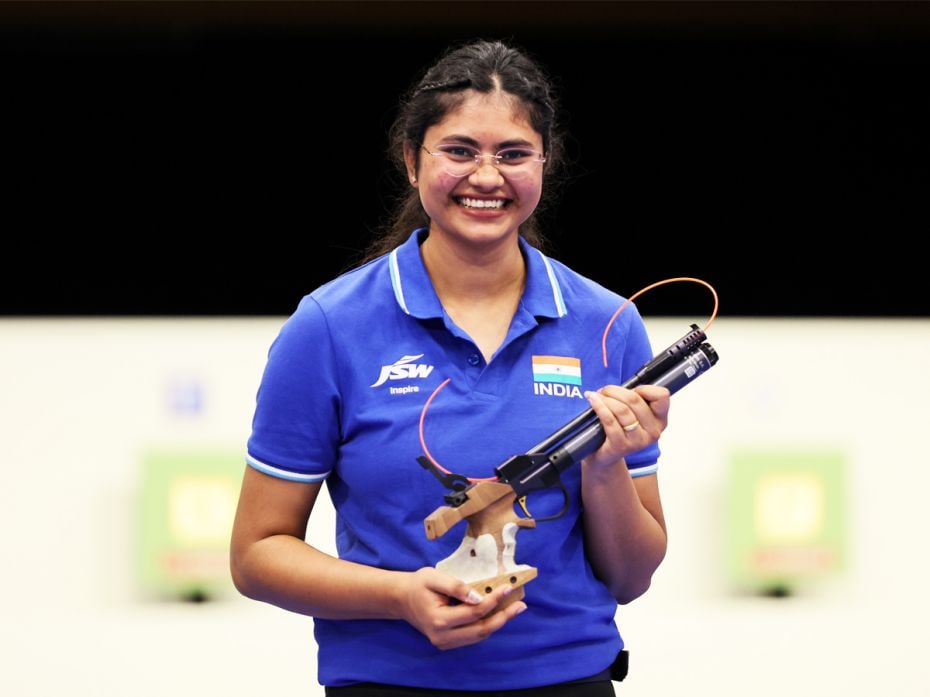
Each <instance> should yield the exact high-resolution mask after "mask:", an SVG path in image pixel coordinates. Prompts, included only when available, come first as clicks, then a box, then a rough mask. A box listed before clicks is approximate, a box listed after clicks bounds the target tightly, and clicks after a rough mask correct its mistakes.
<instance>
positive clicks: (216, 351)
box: [0, 318, 930, 697]
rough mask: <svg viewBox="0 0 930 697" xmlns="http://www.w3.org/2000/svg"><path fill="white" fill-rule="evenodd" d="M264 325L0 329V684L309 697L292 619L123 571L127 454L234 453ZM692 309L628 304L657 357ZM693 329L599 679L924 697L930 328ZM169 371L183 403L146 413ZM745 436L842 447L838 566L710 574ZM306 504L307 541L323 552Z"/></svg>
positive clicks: (817, 324) (303, 622) (721, 691)
mask: <svg viewBox="0 0 930 697" xmlns="http://www.w3.org/2000/svg"><path fill="white" fill-rule="evenodd" d="M281 321H283V318H281V319H278V318H271V319H81V320H72V319H48V320H45V319H43V320H39V319H22V320H20V319H6V320H2V321H0V435H2V444H3V450H4V458H3V464H2V465H0V467H2V471H3V472H4V473H5V475H6V476H5V477H4V478H3V485H2V487H0V529H2V530H3V540H4V544H3V556H2V557H0V602H2V603H3V606H4V608H3V613H2V623H0V656H3V659H2V668H0V694H3V695H11V696H15V697H28V696H32V695H37V696H38V695H41V696H43V697H45V696H46V695H53V694H67V695H69V696H71V697H83V696H88V697H89V696H94V697H97V696H110V695H114V696H115V695H125V694H132V695H133V696H134V697H148V696H150V695H151V696H152V697H155V696H158V697H163V695H165V694H171V695H173V696H174V697H185V696H187V695H191V696H195V695H196V696H198V697H199V696H200V695H204V694H222V695H224V697H236V696H238V695H241V696H243V697H246V696H248V697H252V696H253V695H254V694H256V693H260V694H275V693H279V694H290V695H297V694H299V695H322V694H323V691H322V688H320V687H319V686H318V685H317V683H316V679H315V676H316V664H315V658H314V651H315V649H314V645H313V638H312V633H311V630H312V621H311V620H310V619H308V618H304V617H300V616H297V615H292V614H289V613H287V612H285V611H283V610H279V609H277V608H274V607H270V606H266V605H262V604H260V603H255V602H253V601H248V600H245V599H243V598H239V597H238V596H235V595H230V596H229V597H228V598H227V599H223V600H219V601H216V602H208V603H203V604H196V605H193V604H183V603H168V602H153V601H150V600H145V599H143V598H142V597H140V595H139V593H138V589H137V585H136V579H135V576H134V559H133V554H134V547H133V537H134V534H135V528H134V525H135V508H134V507H135V502H136V499H137V496H138V478H139V474H140V462H139V460H140V456H141V453H142V452H143V451H144V450H145V448H147V447H149V446H151V445H153V444H161V445H164V444H176V445H178V446H184V447H187V446H194V447H196V446H205V447H220V448H227V449H228V448H232V449H233V450H235V449H238V448H244V443H245V440H246V438H247V436H248V432H249V424H250V419H251V410H252V405H253V401H254V394H255V389H256V387H257V385H258V380H259V377H260V374H261V370H262V367H263V365H264V360H265V353H266V351H267V348H268V345H269V344H270V342H271V340H272V339H273V337H274V335H275V334H276V332H277V329H278V327H279V326H280V324H281ZM692 322H696V323H698V324H700V323H701V319H700V318H682V319H666V318H662V319H653V320H650V319H648V318H647V326H648V328H649V331H650V334H651V336H652V338H653V343H654V346H655V347H656V349H660V348H664V347H665V346H666V345H667V344H669V343H670V342H671V341H673V340H674V339H677V338H678V337H679V336H681V335H682V334H683V333H684V332H685V331H686V330H687V328H688V325H690V324H691V323H692ZM708 337H709V340H710V343H711V344H712V345H713V346H714V347H715V348H716V349H717V351H718V353H719V354H720V362H719V364H718V365H717V366H716V367H714V369H713V370H711V371H710V372H709V373H708V374H707V375H705V376H702V377H701V378H700V380H699V381H698V382H696V383H695V384H694V385H691V386H689V387H688V388H687V389H685V390H683V391H682V392H680V393H678V394H677V395H676V396H675V397H674V398H673V407H672V414H671V423H670V427H669V430H668V431H667V432H666V434H665V435H664V436H663V450H664V458H663V462H662V465H661V473H660V481H661V486H662V491H663V499H664V503H665V508H666V515H667V518H668V524H669V530H670V549H669V554H668V557H667V558H666V561H665V563H664V564H663V566H662V568H661V569H660V570H659V572H658V574H657V576H656V578H655V582H654V584H653V587H652V588H651V589H650V591H649V592H648V593H647V594H646V595H645V596H643V597H642V598H640V599H638V600H637V601H636V602H634V603H633V604H631V605H628V606H625V607H622V608H620V610H619V615H620V620H621V627H622V628H623V631H624V635H625V637H626V639H627V642H628V645H629V648H630V649H631V655H632V667H631V674H630V677H629V678H628V679H627V681H626V682H625V683H624V684H623V685H622V687H621V688H620V689H619V692H620V693H621V694H624V695H628V696H631V697H633V696H646V695H648V696H649V697H672V696H675V697H678V696H679V695H683V694H711V693H712V694H715V695H718V696H719V697H743V695H746V694H752V695H753V697H769V696H771V697H774V696H776V695H777V696H779V697H782V696H784V695H788V694H791V695H800V696H805V697H806V696H807V695H811V696H813V695H834V694H843V695H845V696H846V697H855V696H856V695H863V696H865V695H869V697H872V695H874V694H893V695H895V696H896V697H910V696H913V697H924V696H925V695H926V694H928V693H927V689H928V688H927V684H928V683H930V668H928V667H927V665H928V663H927V661H926V660H925V656H924V649H925V647H926V646H927V641H926V639H925V637H924V631H925V628H926V626H927V624H928V622H930V599H928V591H927V589H928V587H930V563H928V562H927V560H926V549H927V539H926V538H927V532H928V531H930V524H928V513H927V511H926V508H925V507H924V505H923V504H924V501H925V500H926V498H927V497H928V492H930V455H928V445H927V442H926V440H927V438H926V436H927V434H928V432H930V402H928V400H927V395H928V394H930V370H928V369H927V368H928V363H930V321H918V320H837V319H823V320H821V319H809V320H753V319H726V318H718V319H717V320H716V321H715V322H714V324H713V325H712V326H711V327H710V328H708ZM187 379H196V380H198V381H199V382H200V383H201V384H202V385H203V388H204V397H205V409H204V411H203V412H202V413H201V414H199V415H198V416H191V417H184V416H179V415H178V414H175V413H173V412H171V411H170V410H169V409H168V408H167V407H166V390H167V389H168V387H169V386H170V385H171V384H173V383H174V382H175V381H178V380H187ZM743 446H751V447H760V448H766V447H781V446H816V447H820V446H824V447H828V448H838V449H841V450H842V451H843V452H844V453H846V454H847V461H848V465H849V471H848V476H849V480H850V481H849V485H850V492H849V506H850V511H851V514H850V519H849V527H850V533H849V534H850V538H851V541H852V545H851V552H852V554H851V558H850V564H849V567H848V569H847V570H846V572H845V573H844V574H842V575H841V576H837V577H835V578H831V579H827V580H825V581H823V582H820V583H817V584H812V585H811V586H809V587H805V588H803V589H802V592H801V593H799V594H798V595H795V596H794V597H790V598H787V599H766V598H757V597H747V596H739V595H736V594H734V593H732V592H731V591H730V590H729V589H728V586H727V583H726V578H725V575H724V572H723V569H722V566H721V560H722V544H723V534H724V531H723V529H722V524H721V522H722V517H721V509H722V504H723V494H724V490H725V485H726V467H727V461H728V457H729V455H730V453H731V452H732V451H733V449H734V448H737V447H743ZM322 513H323V515H321V516H319V520H318V521H316V523H315V526H314V528H313V530H312V531H311V533H310V536H309V537H310V540H311V541H312V542H314V543H316V544H319V545H320V546H322V547H324V548H326V549H328V550H332V544H331V540H330V533H331V530H332V515H331V511H330V510H329V509H324V510H323V512H322ZM566 592H570V589H566Z"/></svg>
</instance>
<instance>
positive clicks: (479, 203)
mask: <svg viewBox="0 0 930 697" xmlns="http://www.w3.org/2000/svg"><path fill="white" fill-rule="evenodd" d="M459 203H461V204H462V205H463V206H465V207H466V208H485V209H487V208H498V209H499V208H503V207H504V205H505V203H506V201H504V200H502V199H496V200H493V201H489V200H485V199H481V198H460V199H459Z"/></svg>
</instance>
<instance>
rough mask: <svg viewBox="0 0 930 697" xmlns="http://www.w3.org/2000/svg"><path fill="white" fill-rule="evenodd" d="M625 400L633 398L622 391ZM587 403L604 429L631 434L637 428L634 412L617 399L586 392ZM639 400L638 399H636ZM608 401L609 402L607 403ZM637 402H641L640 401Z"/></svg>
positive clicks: (630, 393) (637, 421) (630, 394)
mask: <svg viewBox="0 0 930 697" xmlns="http://www.w3.org/2000/svg"><path fill="white" fill-rule="evenodd" d="M624 392H626V395H624V396H625V397H626V398H627V399H629V398H630V397H631V396H635V394H634V393H632V392H630V391H629V390H624ZM585 396H586V397H587V398H588V403H589V404H590V405H591V408H592V409H593V410H594V413H595V414H597V416H598V418H599V419H600V420H601V424H602V425H603V426H604V429H605V430H606V429H614V428H617V429H620V430H621V431H623V432H624V433H631V432H632V431H635V430H636V428H638V426H639V420H638V418H637V416H636V412H635V411H633V409H632V408H631V407H630V405H629V404H627V403H626V402H624V401H622V400H620V399H617V397H614V396H610V397H606V396H605V395H604V394H602V393H600V392H586V393H585ZM637 399H639V398H637ZM608 400H609V401H608ZM639 401H642V400H641V399H640V400H639Z"/></svg>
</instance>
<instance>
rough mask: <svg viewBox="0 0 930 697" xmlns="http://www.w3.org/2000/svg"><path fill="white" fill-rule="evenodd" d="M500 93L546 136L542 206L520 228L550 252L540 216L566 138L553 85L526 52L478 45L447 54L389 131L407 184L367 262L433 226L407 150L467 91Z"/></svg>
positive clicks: (415, 89) (415, 88) (495, 43)
mask: <svg viewBox="0 0 930 697" xmlns="http://www.w3.org/2000/svg"><path fill="white" fill-rule="evenodd" d="M498 86H499V87H500V89H501V90H502V91H504V92H506V93H508V94H510V95H513V96H514V97H516V98H517V100H518V101H519V102H520V104H521V105H522V106H523V108H524V109H525V110H526V115H527V117H528V120H529V122H530V124H531V125H532V127H533V129H534V130H535V131H536V132H537V133H539V134H540V135H541V136H542V140H543V150H544V151H545V154H546V163H545V165H544V167H545V168H546V174H547V176H546V177H545V178H544V179H543V196H542V197H541V198H540V205H539V206H537V208H536V210H535V211H534V212H533V214H532V215H531V216H530V217H529V218H528V219H527V220H526V221H524V223H523V224H522V225H521V226H520V234H521V235H522V236H523V237H524V238H525V239H526V240H527V241H528V242H530V243H531V244H533V245H534V246H537V247H540V248H542V247H544V246H545V238H544V237H543V235H542V232H541V230H540V229H539V223H538V219H537V216H538V214H539V213H540V212H541V209H542V207H543V202H544V201H549V200H550V199H551V198H552V195H551V194H552V193H553V192H552V191H551V190H552V189H554V181H553V176H552V175H553V173H554V171H555V170H556V169H557V168H558V166H559V165H560V163H561V156H562V136H561V134H560V132H559V128H558V124H557V121H556V114H557V110H556V98H555V96H554V94H553V85H552V82H551V80H550V79H549V77H548V76H547V75H546V73H545V71H544V70H543V68H542V67H541V66H540V65H539V63H538V62H537V61H535V60H534V59H533V58H532V57H531V56H530V55H529V54H528V53H527V52H526V51H525V50H523V49H520V48H516V47H514V46H512V45H508V44H505V43H503V42H501V41H485V40H478V41H472V42H469V43H465V44H462V45H459V46H452V47H450V48H448V49H447V50H446V52H445V54H444V55H443V56H442V57H440V59H439V60H438V61H437V62H436V63H435V64H434V65H433V67H431V68H429V69H428V70H427V71H426V73H425V74H424V75H423V77H422V78H421V79H420V80H419V82H417V83H416V84H414V85H413V86H412V87H411V88H410V89H409V91H408V92H407V94H406V95H404V97H403V98H402V99H401V103H400V108H399V110H398V114H397V117H396V118H395V119H394V122H393V124H392V125H391V127H390V131H389V138H390V144H389V155H390V157H391V160H392V162H393V163H394V165H395V166H396V167H397V170H398V172H399V174H400V179H399V181H402V182H403V190H402V193H401V194H400V195H399V196H398V197H397V199H396V202H395V208H394V211H393V213H392V214H391V215H390V217H389V218H388V221H387V223H386V224H385V225H384V226H383V230H382V232H381V233H380V234H379V235H378V237H376V239H375V240H374V241H373V242H372V243H371V244H370V245H369V247H368V249H367V250H366V252H365V255H364V258H363V260H362V261H363V262H364V261H369V260H371V259H374V258H376V257H378V256H381V255H382V254H385V253H387V252H390V251H391V250H393V249H394V248H396V247H398V246H399V245H400V244H401V243H402V242H404V240H406V239H407V237H409V235H410V233H411V232H413V230H414V229H416V228H418V227H426V226H427V225H429V218H428V217H427V215H426V212H425V211H424V210H423V207H422V206H421V205H420V197H419V194H418V192H417V190H416V189H412V188H410V186H409V182H408V180H407V168H406V163H405V161H404V144H405V143H407V144H410V145H411V146H413V147H414V149H419V145H420V144H421V143H422V142H423V135H424V134H425V133H426V130H427V129H428V128H429V127H430V126H433V125H435V124H437V123H439V122H440V121H442V119H443V118H444V117H445V115H446V114H448V113H449V112H450V111H452V110H454V109H455V108H456V107H458V106H459V105H460V104H461V103H462V102H463V101H464V99H465V95H464V92H465V90H475V91H477V92H482V93H489V92H493V91H494V90H496V89H498Z"/></svg>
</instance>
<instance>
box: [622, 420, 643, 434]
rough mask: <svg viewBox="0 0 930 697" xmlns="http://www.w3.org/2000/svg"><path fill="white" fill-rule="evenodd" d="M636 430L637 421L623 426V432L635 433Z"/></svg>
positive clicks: (637, 426)
mask: <svg viewBox="0 0 930 697" xmlns="http://www.w3.org/2000/svg"><path fill="white" fill-rule="evenodd" d="M637 428H639V421H634V422H633V423H631V424H630V425H629V426H624V427H623V430H624V431H626V432H627V433H629V432H630V431H635V430H636V429H637Z"/></svg>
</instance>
